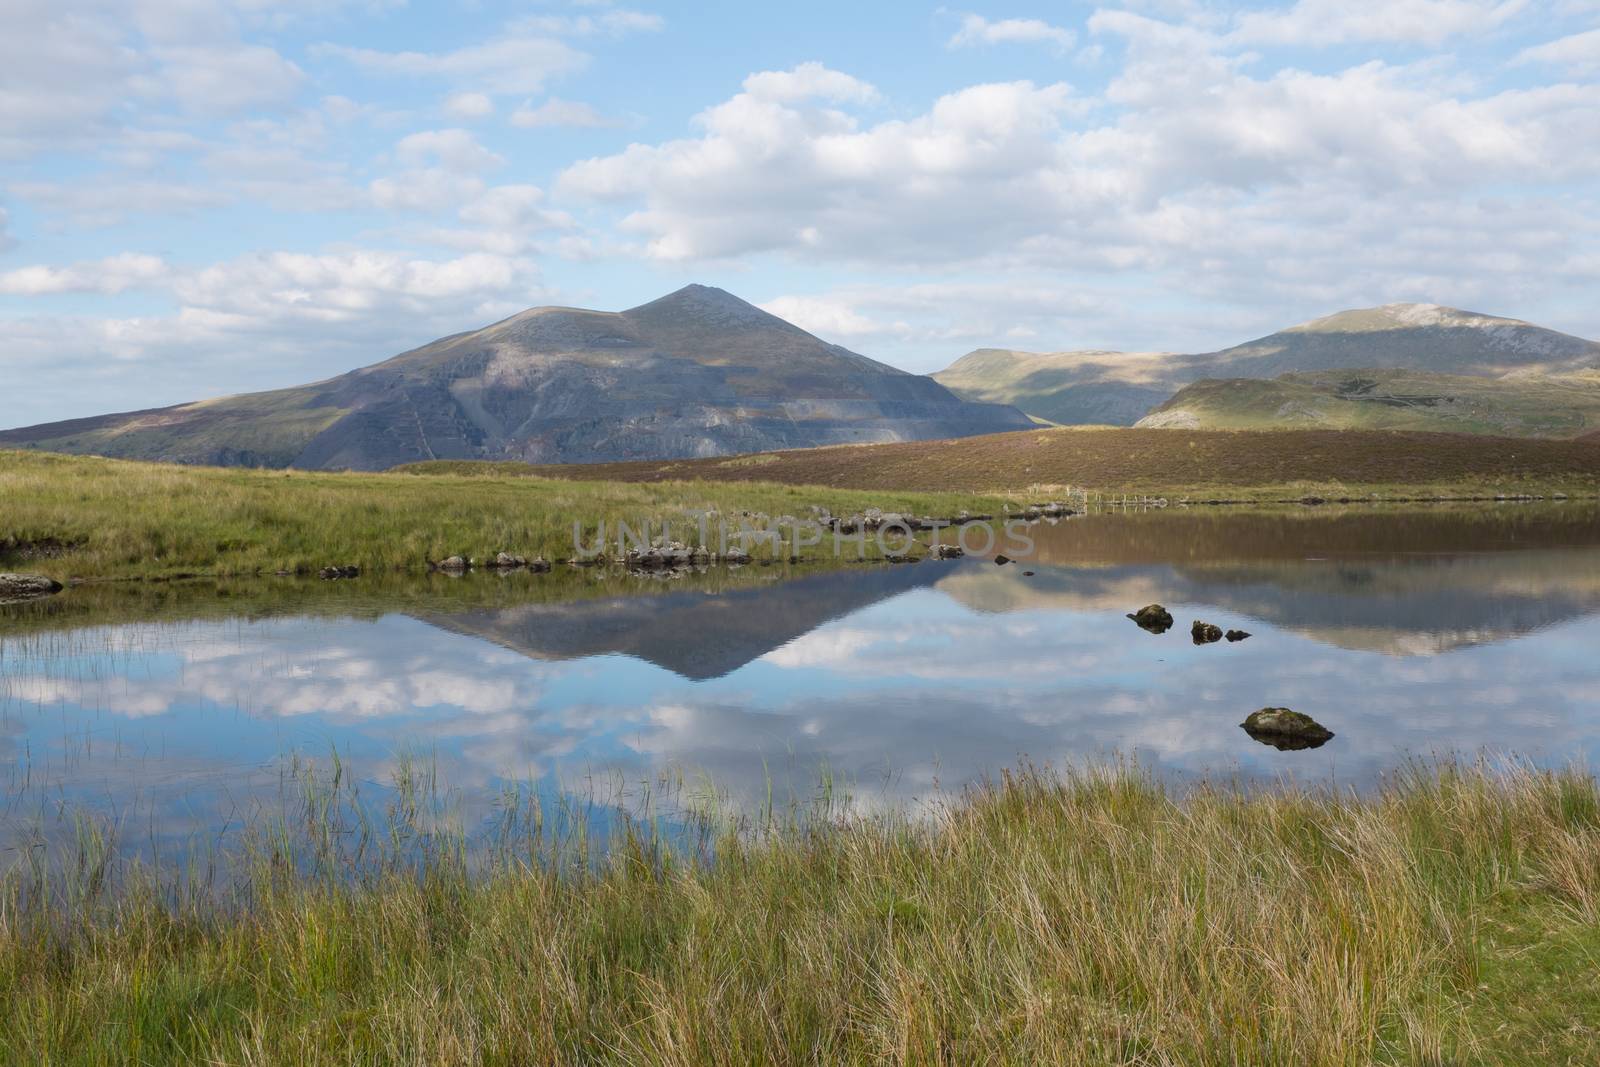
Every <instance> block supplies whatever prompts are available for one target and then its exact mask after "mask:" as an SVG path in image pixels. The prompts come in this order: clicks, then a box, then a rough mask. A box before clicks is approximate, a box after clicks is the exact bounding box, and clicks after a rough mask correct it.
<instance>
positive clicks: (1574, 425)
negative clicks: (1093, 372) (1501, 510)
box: [1141, 370, 1600, 437]
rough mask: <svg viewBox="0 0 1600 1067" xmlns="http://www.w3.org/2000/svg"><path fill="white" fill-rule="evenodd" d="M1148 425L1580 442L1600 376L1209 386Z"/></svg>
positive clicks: (1330, 375) (1230, 381)
mask: <svg viewBox="0 0 1600 1067" xmlns="http://www.w3.org/2000/svg"><path fill="white" fill-rule="evenodd" d="M1141 425H1144V426H1152V427H1174V428H1182V429H1207V430H1285V429H1307V428H1321V429H1330V430H1427V431H1435V432H1441V433H1471V434H1490V435H1500V436H1503V437H1577V436H1580V435H1582V434H1586V433H1592V432H1594V431H1595V430H1596V429H1600V375H1596V374H1594V373H1593V372H1589V373H1584V374H1569V375H1538V376H1524V375H1511V376H1508V377H1504V378H1482V377H1472V376H1467V375H1451V374H1432V373H1427V372H1423V371H1398V370H1340V371H1317V372H1314V373H1299V374H1285V375H1282V376H1280V377H1277V378H1273V379H1249V378H1226V379H1208V380H1206V381H1201V382H1196V383H1195V384H1193V385H1189V386H1185V387H1184V388H1183V389H1181V390H1179V391H1178V393H1177V394H1176V395H1174V396H1173V397H1172V399H1170V400H1168V401H1167V402H1166V403H1164V404H1162V405H1161V406H1160V407H1157V408H1155V409H1154V410H1152V411H1151V413H1150V414H1149V415H1147V416H1146V417H1145V419H1144V420H1143V421H1142V422H1141Z"/></svg>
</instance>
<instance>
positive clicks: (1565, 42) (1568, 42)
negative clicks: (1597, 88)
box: [1515, 29, 1600, 76]
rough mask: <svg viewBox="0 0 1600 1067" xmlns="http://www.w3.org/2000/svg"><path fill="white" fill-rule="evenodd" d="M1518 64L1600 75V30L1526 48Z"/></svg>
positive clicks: (1521, 53)
mask: <svg viewBox="0 0 1600 1067" xmlns="http://www.w3.org/2000/svg"><path fill="white" fill-rule="evenodd" d="M1515 62H1517V63H1519V64H1520V63H1548V64H1550V65H1552V66H1557V67H1562V68H1564V69H1565V70H1567V71H1568V72H1569V73H1572V74H1575V75H1580V76H1594V75H1596V74H1600V29H1596V30H1587V31H1585V32H1583V33H1574V34H1570V35H1569V36H1566V37H1560V38H1557V39H1556V40H1554V41H1550V42H1548V43H1546V44H1541V45H1535V46H1533V47H1532V48H1524V49H1523V50H1522V51H1521V52H1518V53H1517V56H1516V59H1515Z"/></svg>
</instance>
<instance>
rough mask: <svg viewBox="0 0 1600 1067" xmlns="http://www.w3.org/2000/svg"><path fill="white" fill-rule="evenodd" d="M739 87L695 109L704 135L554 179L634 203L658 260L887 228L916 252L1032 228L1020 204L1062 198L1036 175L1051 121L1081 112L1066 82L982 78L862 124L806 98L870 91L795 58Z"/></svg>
mask: <svg viewBox="0 0 1600 1067" xmlns="http://www.w3.org/2000/svg"><path fill="white" fill-rule="evenodd" d="M745 86H746V91H745V92H744V93H741V94H739V95H738V96H735V97H734V98H733V99H731V100H729V101H727V102H726V103H724V104H720V105H718V106H717V107H714V108H712V109H710V110H709V111H707V112H705V113H703V114H702V115H700V116H699V117H698V119H697V123H698V124H699V125H700V126H702V127H703V128H704V130H705V132H704V135H703V136H702V137H700V138H697V139H691V140H681V141H670V142H667V143H665V144H663V145H660V146H648V145H632V146H630V147H629V148H628V149H627V150H626V151H625V152H623V153H621V154H619V155H615V156H610V157H604V158H600V159H592V160H588V161H585V162H582V163H578V164H576V165H574V166H573V167H571V168H569V169H568V170H567V171H566V172H565V173H564V174H563V175H562V176H561V178H560V179H559V186H560V188H561V189H562V190H563V191H565V192H567V193H570V194H572V195H581V196H589V197H595V198H599V199H610V200H628V199H631V198H634V197H639V198H642V199H643V200H644V206H643V208H642V209H641V210H639V211H636V212H635V213H633V214H632V215H631V216H630V217H629V218H628V220H627V221H626V223H625V229H627V230H630V231H634V232H638V233H642V234H644V235H645V236H646V237H647V239H648V240H649V251H650V254H651V255H652V256H654V257H656V258H660V259H668V260H677V259H696V258H712V257H719V256H730V255H737V254H740V253H743V252H753V251H761V250H768V249H777V248H791V249H798V248H812V249H817V250H819V251H823V252H828V253H832V254H834V255H843V256H850V255H853V254H855V252H854V250H855V249H859V248H865V247H871V246H874V245H878V243H879V242H881V241H882V240H883V239H884V238H885V237H887V236H889V235H890V234H892V235H893V237H894V238H895V239H896V240H900V239H902V238H908V239H909V240H910V242H911V243H910V244H909V245H908V244H898V245H896V246H895V253H894V254H896V255H908V254H909V255H912V256H915V255H916V252H915V251H914V247H915V246H917V245H926V244H928V243H929V242H930V240H931V241H932V243H934V244H939V243H941V242H942V241H943V240H944V238H945V236H946V235H948V234H950V233H951V232H952V231H956V232H959V233H961V234H962V235H964V236H963V237H962V240H970V239H971V238H973V237H977V236H979V235H980V233H981V234H985V235H986V236H987V238H988V239H990V240H994V239H997V238H999V237H1001V236H1002V235H1005V234H1006V233H1008V232H1009V233H1010V234H1011V235H1012V237H1013V238H1020V237H1021V236H1022V235H1023V234H1024V233H1025V232H1028V231H1031V229H1032V227H1033V226H1034V224H1035V222H1036V219H1033V218H1031V217H1027V216H1026V215H1025V214H1020V213H1019V210H1018V205H1019V203H1021V204H1029V205H1036V204H1040V203H1045V202H1048V201H1049V200H1051V199H1053V198H1055V197H1056V196H1057V195H1058V194H1057V192H1056V191H1055V190H1053V189H1051V188H1049V187H1048V184H1047V183H1046V184H1041V178H1043V177H1046V176H1047V175H1046V172H1047V170H1048V168H1049V167H1050V165H1051V164H1052V163H1053V162H1054V161H1055V159H1056V157H1057V149H1056V148H1055V146H1054V144H1053V141H1054V138H1055V137H1056V136H1057V135H1058V134H1059V132H1060V118H1061V116H1062V115H1063V114H1065V113H1066V112H1068V111H1070V110H1072V109H1073V108H1074V107H1075V106H1076V105H1075V101H1074V100H1073V98H1072V95H1071V92H1070V90H1069V89H1068V88H1067V87H1066V86H1064V85H1049V86H1035V85H1033V84H1031V83H1029V82H1016V83H1011V84H1004V85H980V86H974V87H972V88H969V89H964V90H962V91H960V92H957V93H952V94H950V95H948V96H945V97H942V98H940V99H939V100H938V101H937V102H936V103H935V104H934V107H933V109H932V110H931V111H930V112H929V113H928V114H926V115H923V116H920V117H918V118H915V119H911V120H893V121H888V122H883V123H880V124H879V125H876V126H873V127H870V128H866V129H863V128H861V127H860V126H859V125H858V123H857V122H856V121H855V120H854V119H853V118H852V117H850V116H848V115H846V114H844V113H842V112H839V111H836V110H831V109H825V108H817V107H815V106H812V105H810V103H809V101H808V98H809V97H811V96H815V95H817V94H826V95H827V96H828V98H830V99H833V98H837V97H839V96H841V95H847V94H848V95H852V96H854V97H855V98H857V99H862V98H864V96H865V95H866V90H869V89H870V86H865V83H861V82H858V81H857V80H856V79H854V78H850V77H849V76H847V75H842V74H838V73H837V72H834V71H827V70H825V69H821V68H815V69H813V68H810V67H805V68H797V69H796V70H794V71H786V72H769V73H765V74H758V75H753V76H751V77H750V78H749V79H746V82H745ZM930 220H938V222H937V223H936V224H933V225H930ZM879 247H880V248H881V249H882V251H884V252H888V251H889V246H883V245H880V246H879Z"/></svg>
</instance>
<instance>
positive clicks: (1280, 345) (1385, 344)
mask: <svg viewBox="0 0 1600 1067" xmlns="http://www.w3.org/2000/svg"><path fill="white" fill-rule="evenodd" d="M1372 367H1378V368H1387V369H1393V370H1409V371H1421V372H1430V373H1437V374H1455V375H1471V376H1480V377H1502V376H1505V375H1508V374H1515V373H1522V374H1527V373H1536V374H1570V373H1574V372H1577V371H1581V370H1588V369H1593V368H1595V367H1600V343H1596V342H1594V341H1590V340H1587V339H1585V338H1582V337H1575V336H1573V335H1571V334H1564V333H1560V332H1558V331H1555V330H1549V329H1546V328H1544V327H1540V326H1536V325H1534V324H1532V323H1529V322H1525V321H1523V320H1521V319H1511V318H1504V317H1501V316H1497V315H1486V314H1483V313H1481V312H1474V311H1463V310H1460V309H1458V308H1451V307H1445V306H1443V305H1439V304H1401V303H1393V304H1383V305H1380V306H1378V307H1373V308H1351V309H1345V310H1343V311H1337V312H1334V313H1333V314H1331V315H1325V316H1321V317H1320V318H1316V319H1311V320H1308V321H1306V322H1303V323H1300V324H1298V325H1295V326H1290V327H1287V328H1286V329H1282V330H1278V331H1276V332H1274V333H1271V334H1267V335H1266V336H1264V337H1258V338H1256V339H1254V340H1251V341H1245V342H1243V343H1242V344H1238V345H1234V346H1232V347H1230V348H1224V349H1219V350H1216V351H1213V352H1200V353H1189V354H1185V353H1175V352H1117V351H1107V350H1095V349H1089V350H1077V351H1065V352H1055V353H1036V352H1021V351H1017V350H1012V349H977V350H975V351H973V352H970V353H968V354H967V355H965V356H962V357H961V358H960V359H958V360H956V361H955V362H954V363H952V364H951V365H950V366H949V367H947V368H945V369H944V370H942V371H939V372H938V373H936V374H934V375H933V377H934V379H935V380H937V381H939V382H940V383H942V384H944V385H946V386H948V387H949V388H950V389H951V390H952V391H953V392H955V393H956V394H957V395H958V396H964V397H967V398H968V399H974V400H984V401H986V402H990V403H1009V404H1013V405H1015V406H1017V407H1020V408H1021V409H1022V410H1024V411H1026V412H1028V413H1029V414H1031V415H1037V416H1039V417H1041V418H1045V419H1049V420H1050V421H1052V422H1061V423H1069V424H1070V423H1109V424H1112V425H1131V424H1133V423H1134V422H1137V421H1138V419H1139V418H1141V417H1143V415H1144V414H1145V413H1147V412H1149V411H1150V410H1151V409H1153V408H1155V407H1157V406H1159V405H1160V404H1162V403H1163V402H1165V401H1166V400H1168V399H1169V398H1170V397H1171V396H1172V395H1173V394H1174V393H1175V392H1177V391H1178V390H1179V389H1181V388H1183V387H1185V386H1187V385H1190V384H1192V383H1194V382H1198V381H1201V380H1204V379H1270V378H1275V377H1278V376H1279V375H1283V374H1291V373H1305V372H1315V371H1331V370H1346V369H1352V370H1353V369H1361V368H1372Z"/></svg>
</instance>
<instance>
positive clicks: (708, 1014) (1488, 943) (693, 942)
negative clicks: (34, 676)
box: [0, 767, 1600, 1067]
mask: <svg viewBox="0 0 1600 1067" xmlns="http://www.w3.org/2000/svg"><path fill="white" fill-rule="evenodd" d="M295 784H296V785H297V786H298V785H299V784H300V783H298V782H297V783H295ZM348 789H349V787H348V786H346V787H345V790H346V791H348ZM305 793H306V796H305V803H304V807H305V811H304V813H303V814H302V813H301V812H299V811H298V810H291V811H290V812H288V813H286V814H285V816H284V818H283V819H282V820H281V821H280V822H278V823H276V824H271V825H267V826H263V827H262V833H261V834H260V835H259V836H257V837H254V838H253V840H254V841H255V842H256V845H257V847H256V849H255V850H254V852H252V853H250V854H248V855H246V856H245V857H243V859H244V861H245V862H246V867H245V873H246V875H247V877H245V878H244V879H243V881H242V882H241V885H240V888H239V889H238V890H237V891H236V892H235V893H233V894H230V895H229V902H230V904H231V906H218V905H217V904H215V903H213V902H212V901H211V900H209V899H208V898H206V897H204V896H203V895H195V894H184V893H181V892H180V893H172V894H171V895H167V894H164V893H163V892H161V891H160V889H158V888H153V887H151V880H150V879H149V878H146V879H145V880H143V881H135V882H134V883H133V885H131V886H127V884H126V883H125V882H124V881H123V880H121V879H118V878H115V877H107V876H106V872H104V871H102V870H100V869H99V868H97V867H96V866H95V864H96V862H97V859H98V855H99V854H98V852H97V844H98V843H99V840H100V839H99V838H97V837H95V836H94V831H93V830H91V829H89V828H88V827H86V828H85V830H84V832H83V833H81V834H80V837H81V838H82V839H83V844H82V845H81V846H80V848H81V854H80V856H79V857H78V859H77V860H76V861H75V862H74V861H72V860H70V859H69V861H68V867H67V870H66V873H65V877H63V878H61V879H59V883H60V884H49V885H48V886H47V891H43V892H41V891H39V890H38V889H37V888H36V884H35V882H34V881H33V878H34V873H30V871H29V869H28V868H27V867H26V866H24V865H19V866H17V867H16V868H14V869H13V870H12V871H11V873H10V874H9V875H8V876H6V877H5V879H4V880H3V881H0V998H3V999H4V1003H5V1005H6V1018H5V1025H4V1026H0V1059H3V1060H4V1062H6V1063H17V1064H22V1063H38V1064H45V1063H94V1064H99V1063H107V1064H109V1063H125V1062H128V1063H131V1062H137V1063H217V1064H220V1063H229V1064H252V1065H254V1064H259V1065H262V1067H265V1065H268V1064H286V1063H294V1064H305V1065H318V1064H341V1065H342V1064H350V1063H362V1064H420V1063H426V1064H439V1065H447V1064H496V1065H499V1064H504V1065H511V1064H530V1063H618V1064H622V1063H626V1064H661V1065H667V1064H673V1065H685V1067H687V1065H690V1064H694V1065H702V1064H704V1065H727V1067H744V1065H746V1064H754V1063H761V1064H768V1063H771V1064H805V1063H828V1064H836V1063H837V1064H854V1063H862V1064H865V1063H895V1064H968V1063H1016V1064H1045V1063H1049V1064H1083V1065H1085V1067H1087V1065H1096V1067H1098V1065H1103V1064H1129V1065H1132V1064H1154V1063H1162V1064H1296V1065H1306V1067H1336V1065H1350V1064H1396V1065H1398V1064H1412V1065H1418V1067H1422V1065H1441V1064H1462V1065H1465V1064H1486V1065H1487V1064H1512V1063H1516V1064H1533V1063H1539V1064H1574V1065H1576V1064H1593V1063H1595V1062H1597V1060H1600V1028H1597V1025H1596V1016H1595V1004H1594V997H1593V983H1592V981H1590V978H1591V977H1592V975H1593V970H1594V961H1595V959H1596V958H1597V956H1600V792H1597V789H1596V783H1595V780H1594V779H1593V778H1591V777H1589V776H1587V775H1584V774H1581V773H1576V772H1571V773H1564V774H1541V773H1534V772H1531V771H1520V772H1515V773H1512V774H1509V775H1507V776H1503V777H1500V776H1495V775H1492V774H1490V773H1488V772H1486V771H1483V770H1481V769H1478V770H1473V769H1464V770H1463V769H1456V768H1451V767H1444V768H1441V769H1438V770H1436V771H1433V770H1419V771H1417V772H1415V773H1414V774H1412V775H1410V776H1409V777H1406V778H1405V779H1403V780H1401V781H1398V782H1395V783H1392V784H1391V785H1390V787H1389V788H1388V789H1386V790H1385V791H1384V792H1382V793H1381V794H1378V795H1372V796H1367V797H1353V796H1351V795H1348V794H1343V793H1339V792H1335V791H1308V790H1302V789H1295V788H1292V787H1291V788H1284V789H1281V790H1274V791H1255V792H1249V793H1247V792H1245V791H1243V790H1237V789H1232V788H1228V787H1226V786H1213V787H1210V788H1201V789H1198V790H1197V791H1195V792H1192V793H1191V794H1189V795H1186V796H1181V797H1180V796H1175V795H1173V794H1170V793H1168V792H1166V791H1164V790H1163V789H1162V788H1161V787H1160V786H1159V785H1157V784H1156V783H1154V782H1153V781H1151V780H1150V779H1149V778H1148V777H1146V776H1144V775H1142V774H1140V773H1138V772H1134V771H1128V770H1126V769H1124V770H1113V771H1106V772H1100V773H1085V774H1080V775H1077V776H1074V777H1068V778H1058V777H1055V776H1052V775H1049V774H1044V773H1031V772H1023V773H1021V774H1013V775H1009V776H1007V777H1005V778H1003V779H1002V780H1001V781H1000V782H999V783H997V784H995V785H993V786H990V787H988V788H984V789H980V790H975V791H973V792H970V793H968V794H966V795H964V796H962V797H959V798H945V799H944V800H943V802H942V803H938V804H937V806H936V807H934V808H933V810H932V811H931V812H930V813H929V815H928V817H926V818H920V819H919V818H915V817H912V816H909V815H906V814H903V813H899V812H890V813H886V814H876V815H873V814H865V815H862V814H855V815H852V814H845V813H841V812H839V811H837V810H832V809H830V808H827V807H823V808H821V810H820V811H819V812H818V813H815V814H812V813H807V812H800V813H786V812H784V811H782V810H780V811H778V812H777V813H776V815H775V817H765V818H762V819H761V820H760V822H759V824H758V825H756V826H745V827H739V826H731V827H730V826H727V825H726V824H724V823H722V822H721V821H720V820H718V819H716V817H715V816H707V817H705V818H704V819H703V820H699V821H692V826H691V829H690V830H689V831H687V832H685V833H683V834H681V835H679V837H678V838H676V839H673V838H671V837H669V836H667V835H670V834H671V833H672V831H671V830H670V829H668V830H666V833H665V834H663V832H662V831H663V825H664V824H663V823H657V822H653V821H651V820H650V819H648V818H646V819H641V820H637V821H634V822H631V823H629V824H628V825H627V826H624V827H623V828H621V829H618V830H616V831H614V833H613V835H612V837H611V851H610V853H609V855H608V857H607V858H606V859H604V860H600V861H595V862H590V861H588V860H587V857H586V855H585V853H584V851H583V849H584V847H585V846H586V844H587V843H588V841H589V840H590V838H589V837H588V836H586V835H583V834H577V833H573V832H572V830H571V829H570V827H569V826H564V825H563V823H562V822H561V821H560V818H559V817H560V815H561V814H562V813H560V812H555V811H551V812H548V813H546V812H543V811H541V810H539V809H537V808H535V807H534V806H533V805H531V804H524V803H520V802H519V800H518V798H517V797H515V796H513V797H511V798H510V799H511V805H510V810H509V811H508V812H507V813H506V814H507V818H506V819H505V820H504V824H505V827H506V830H505V832H504V833H503V839H502V840H501V841H499V842H498V843H497V846H496V848H495V851H494V853H493V854H492V856H490V857H489V858H488V859H487V860H486V861H482V862H480V863H479V864H478V865H476V866H472V865H469V863H468V861H466V860H464V859H463V858H462V856H463V851H464V850H463V848H462V845H461V838H460V836H459V833H458V832H455V831H453V830H452V824H451V822H450V820H449V819H448V818H444V819H436V818H434V813H435V811H436V808H435V806H434V805H435V803H436V801H435V800H434V798H432V797H429V796H427V795H426V793H425V792H424V793H423V795H421V796H420V797H417V798H416V803H415V804H412V803H409V802H408V803H403V804H396V805H394V806H392V807H391V808H390V816H389V819H390V821H391V825H392V827H393V828H392V829H391V828H390V826H384V825H379V826H377V827H376V828H375V832H373V833H371V834H370V835H369V834H368V833H366V832H361V833H359V834H358V833H357V832H355V828H354V819H353V818H350V817H349V816H348V815H347V814H346V807H345V805H346V803H347V799H348V798H347V797H346V796H345V795H343V794H342V793H340V791H339V787H338V786H337V785H335V786H333V787H332V788H331V789H330V787H328V786H326V785H320V786H318V787H312V786H310V785H307V787H306V789H305ZM584 810H585V809H584V808H583V806H582V805H581V804H580V805H579V806H578V808H577V812H576V814H577V815H578V816H580V817H581V816H582V814H583V811H584ZM868 810H871V806H870V805H869V808H868ZM408 813H409V816H408ZM365 829H366V827H365V824H363V825H362V830H363V831H365ZM674 840H676V842H677V843H678V844H679V845H680V846H681V845H684V844H687V846H688V847H678V848H674V847H673V841H674ZM358 847H359V848H360V849H361V850H362V859H361V861H360V862H359V863H353V862H352V859H351V857H352V856H353V855H354V854H356V852H357V849H358ZM296 848H300V849H303V852H299V853H297V852H295V851H294V850H295V849H296ZM296 855H298V856H300V857H301V862H300V863H299V864H298V865H297V864H296V863H294V862H291V860H290V858H289V857H290V856H296ZM418 855H420V856H421V857H422V859H421V861H420V870H419V869H418V868H417V866H414V864H415V863H417V860H416V857H417V856H418ZM41 869H44V870H48V869H49V868H48V867H42V868H41ZM353 870H354V871H359V872H361V873H360V874H359V875H356V874H353V873H352V871H353ZM195 877H196V878H198V877H200V876H199V875H198V874H197V875H195ZM30 890H31V891H30ZM174 899H176V901H177V903H173V900H174Z"/></svg>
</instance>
